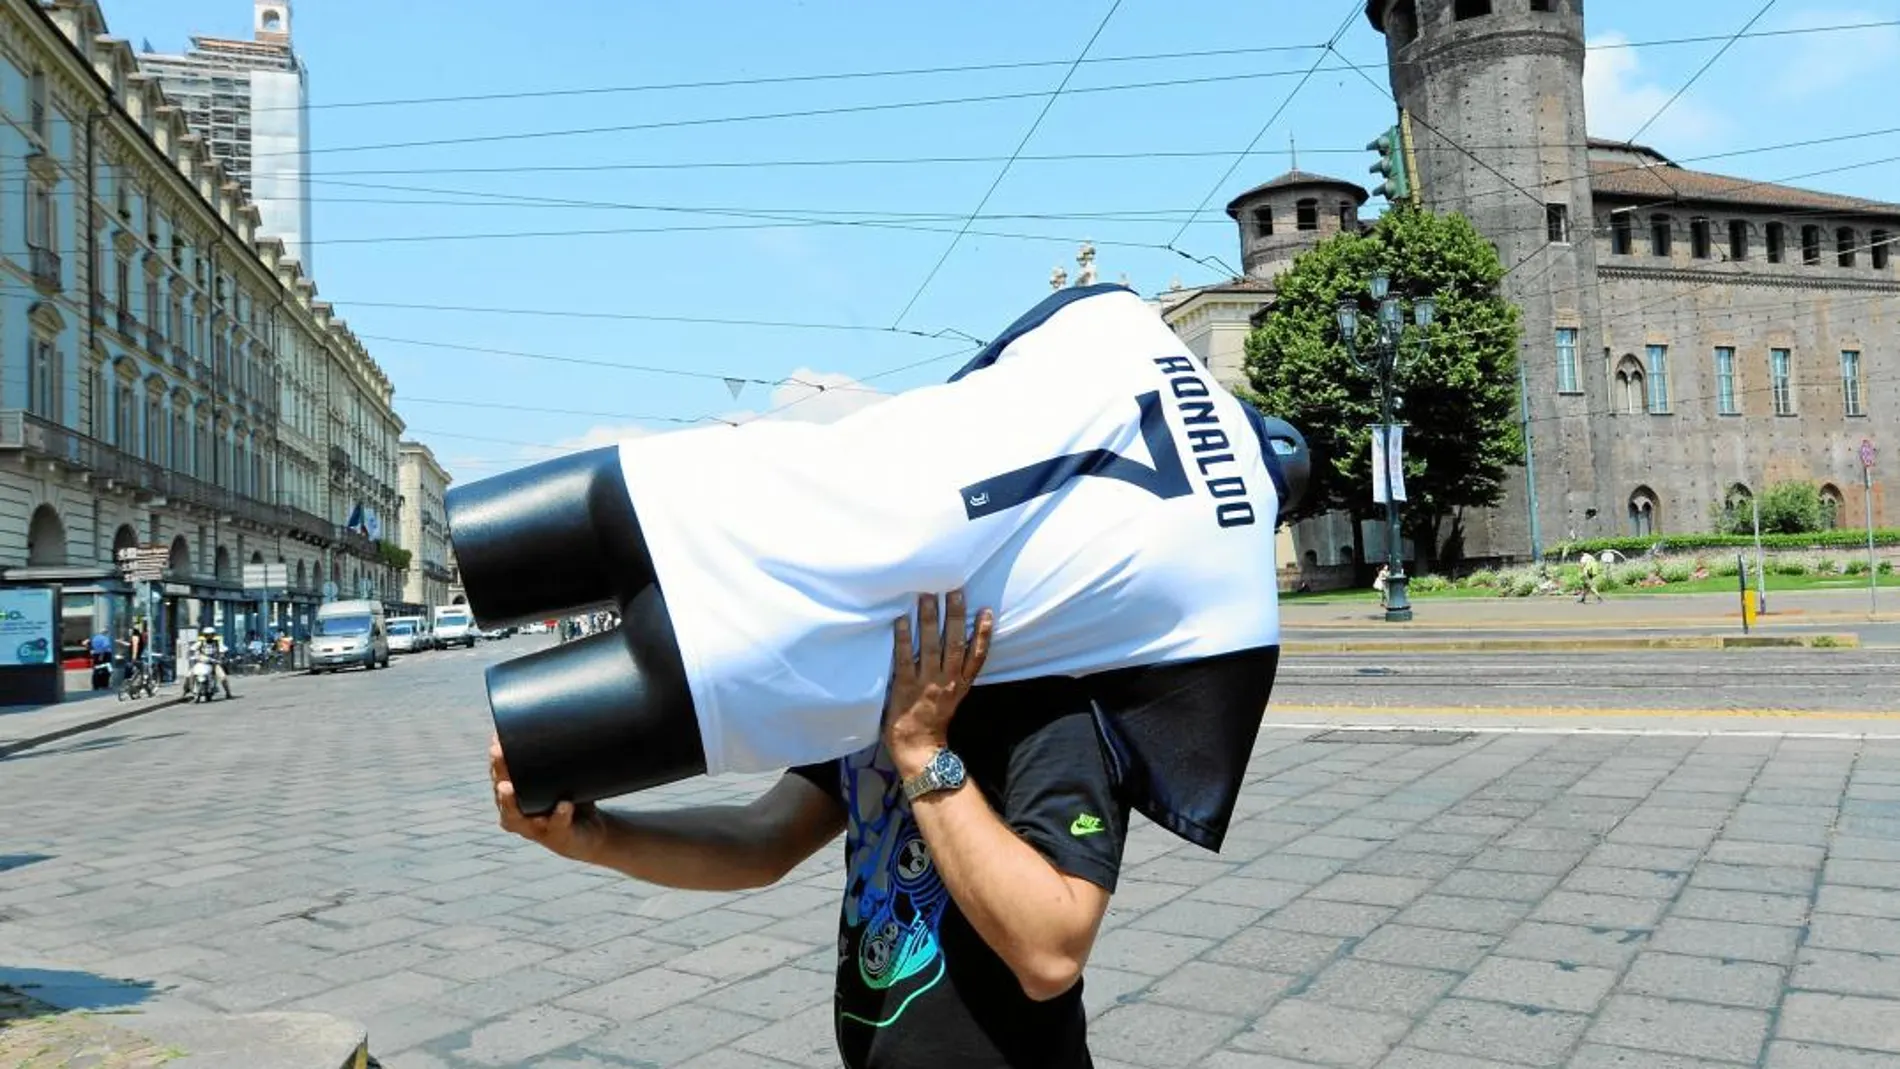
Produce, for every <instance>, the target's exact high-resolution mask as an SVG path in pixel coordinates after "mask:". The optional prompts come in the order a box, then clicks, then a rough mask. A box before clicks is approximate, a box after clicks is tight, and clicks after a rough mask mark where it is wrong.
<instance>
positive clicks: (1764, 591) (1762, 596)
mask: <svg viewBox="0 0 1900 1069" xmlns="http://www.w3.org/2000/svg"><path fill="white" fill-rule="evenodd" d="M1748 503H1749V506H1750V507H1752V508H1753V509H1754V510H1755V611H1756V612H1767V611H1768V565H1767V564H1766V563H1764V562H1763V560H1762V555H1761V498H1759V497H1756V496H1755V495H1753V494H1750V495H1748Z"/></svg>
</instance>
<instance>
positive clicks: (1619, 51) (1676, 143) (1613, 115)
mask: <svg viewBox="0 0 1900 1069" xmlns="http://www.w3.org/2000/svg"><path fill="white" fill-rule="evenodd" d="M1589 44H1590V49H1589V51H1588V52H1586V53H1585V55H1584V61H1583V107H1584V112H1585V114H1586V116H1587V120H1586V121H1587V125H1588V127H1589V130H1590V133H1591V135H1592V136H1596V137H1606V138H1610V139H1613V140H1618V141H1621V140H1624V139H1627V138H1628V137H1629V136H1630V135H1631V134H1634V133H1635V132H1636V131H1637V129H1638V128H1640V127H1641V126H1642V125H1643V124H1644V123H1645V122H1648V121H1649V118H1650V116H1652V115H1655V114H1656V112H1657V111H1659V110H1661V108H1662V106H1663V105H1664V104H1665V103H1668V101H1669V98H1670V97H1671V96H1673V95H1674V94H1675V92H1676V89H1677V88H1678V87H1677V85H1675V84H1664V83H1663V82H1658V81H1654V80H1651V79H1649V77H1648V76H1647V75H1646V74H1645V73H1644V71H1643V69H1642V57H1641V56H1640V55H1638V52H1639V50H1638V49H1635V48H1628V47H1616V46H1619V45H1628V44H1629V37H1628V36H1626V35H1625V34H1622V33H1619V32H1616V31H1611V32H1609V33H1604V34H1600V35H1598V36H1596V37H1592V38H1591V39H1590V42H1589ZM1725 125H1726V124H1725V123H1724V122H1723V120H1722V118H1721V116H1719V115H1717V114H1716V113H1715V112H1713V111H1710V110H1709V109H1708V108H1705V107H1703V106H1702V105H1701V104H1700V103H1698V102H1697V99H1696V95H1695V90H1694V89H1691V90H1689V91H1688V92H1687V93H1684V94H1683V95H1682V97H1681V98H1680V99H1679V100H1677V101H1676V102H1675V103H1674V104H1670V105H1669V110H1668V111H1664V112H1663V113H1662V117H1661V118H1659V119H1657V120H1656V121H1655V122H1653V123H1651V124H1650V126H1649V128H1648V129H1647V130H1644V131H1643V135H1642V137H1641V138H1640V139H1639V140H1640V143H1642V144H1648V145H1655V146H1656V147H1657V148H1658V149H1661V150H1662V152H1663V153H1664V155H1670V156H1674V155H1679V154H1680V153H1681V152H1682V150H1683V149H1685V148H1688V147H1694V146H1700V145H1704V144H1706V143H1708V142H1709V141H1711V140H1712V139H1713V138H1714V137H1715V136H1716V135H1717V134H1718V133H1719V132H1720V131H1721V130H1722V128H1723V127H1724V126H1725Z"/></svg>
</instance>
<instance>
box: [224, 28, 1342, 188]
mask: <svg viewBox="0 0 1900 1069" xmlns="http://www.w3.org/2000/svg"><path fill="white" fill-rule="evenodd" d="M1355 17H1356V15H1355ZM1350 23H1351V19H1350V18H1349V19H1348V20H1347V21H1346V23H1345V24H1344V25H1346V26H1349V25H1350ZM1343 33H1344V29H1343V28H1342V30H1341V31H1340V33H1339V34H1337V35H1335V37H1334V39H1333V40H1332V41H1329V42H1328V43H1327V45H1326V46H1325V47H1326V50H1327V51H1330V52H1331V53H1332V54H1333V55H1335V56H1338V57H1339V58H1340V59H1341V60H1342V61H1343V62H1345V63H1346V65H1347V67H1349V68H1351V69H1353V70H1357V71H1358V72H1359V73H1360V74H1361V75H1362V76H1364V74H1365V72H1364V70H1363V68H1362V67H1361V66H1360V65H1358V64H1355V63H1353V61H1352V60H1350V59H1347V58H1346V57H1345V55H1344V54H1342V53H1340V52H1339V51H1338V49H1337V48H1336V47H1334V46H1335V45H1336V43H1337V40H1338V36H1340V35H1343ZM1320 62H1323V58H1322V60H1321V61H1320ZM1318 69H1319V62H1316V63H1315V64H1314V66H1313V67H1312V68H1310V69H1309V70H1308V71H1307V72H1305V73H1304V74H1303V75H1302V76H1301V80H1302V84H1303V83H1304V81H1305V80H1307V79H1309V78H1310V77H1311V76H1312V74H1313V73H1315V72H1316V71H1317V70H1318ZM1289 74H1290V72H1284V71H1269V72H1261V73H1256V74H1234V75H1214V76H1204V77H1199V78H1181V79H1163V80H1158V81H1149V82H1133V83H1126V84H1119V85H1105V86H1083V87H1080V88H1076V89H1070V90H1067V92H1069V93H1098V92H1115V91H1123V90H1131V89H1152V88H1162V87H1166V86H1177V85H1194V84H1207V83H1213V82H1224V81H1244V80H1250V79H1256V78H1263V77H1286V76H1289ZM1374 84H1375V85H1376V84H1377V83H1376V82H1375V83H1374ZM1046 95H1048V94H1046V93H1044V92H1017V93H998V94H977V95H972V96H962V97H945V98H936V99H928V100H914V101H881V102H875V103H867V104H850V105H838V106H833V107H827V108H807V109H800V110H793V111H784V112H765V113H755V114H744V115H717V116H702V117H698V118H691V119H672V120H662V121H657V122H647V123H628V124H617V125H612V126H598V127H582V128H573V129H555V130H523V131H513V132H509V133H497V134H481V135H471V136H466V137H455V138H435V139H425V140H412V141H396V142H385V143H379V144H368V145H336V146H328V147H316V148H308V149H304V150H288V149H287V150H277V151H270V152H253V153H252V158H253V159H258V158H264V157H269V156H280V155H292V154H302V153H304V152H308V153H310V154H313V155H314V154H318V153H341V152H371V151H384V150H389V149H398V148H432V147H439V146H445V145H466V144H487V143H494V142H506V141H520V140H528V139H540V138H557V137H578V136H585V135H591V134H603V133H627V132H635V131H643V130H659V129H671V128H677V127H692V126H703V125H712V124H721V123H733V122H758V121H769V120H777V119H791V118H814V117H819V116H825V115H843V114H855V113H864V112H879V111H891V110H902V109H909V108H918V107H935V106H949V105H958V104H972V103H987V102H992V101H1005V100H1021V99H1028V98H1033V97H1039V96H1046Z"/></svg>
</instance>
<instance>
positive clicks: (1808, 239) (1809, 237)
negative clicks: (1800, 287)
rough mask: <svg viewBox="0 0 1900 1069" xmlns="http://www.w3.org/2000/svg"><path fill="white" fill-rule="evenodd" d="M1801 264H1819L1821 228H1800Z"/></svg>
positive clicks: (1810, 226)
mask: <svg viewBox="0 0 1900 1069" xmlns="http://www.w3.org/2000/svg"><path fill="white" fill-rule="evenodd" d="M1801 262H1802V263H1804V264H1818V263H1820V262H1821V228H1820V227H1818V226H1813V225H1809V226H1804V227H1802V228H1801Z"/></svg>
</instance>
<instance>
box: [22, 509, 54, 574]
mask: <svg viewBox="0 0 1900 1069" xmlns="http://www.w3.org/2000/svg"><path fill="white" fill-rule="evenodd" d="M16 515H17V514H16ZM26 563H27V567H29V568H57V567H60V566H61V565H64V564H65V563H66V522H65V521H64V520H62V519H60V518H59V510H58V509H56V508H54V507H53V506H51V505H41V506H40V507H39V508H36V509H34V510H33V518H32V519H31V520H29V521H28V522H27V527H26Z"/></svg>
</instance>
